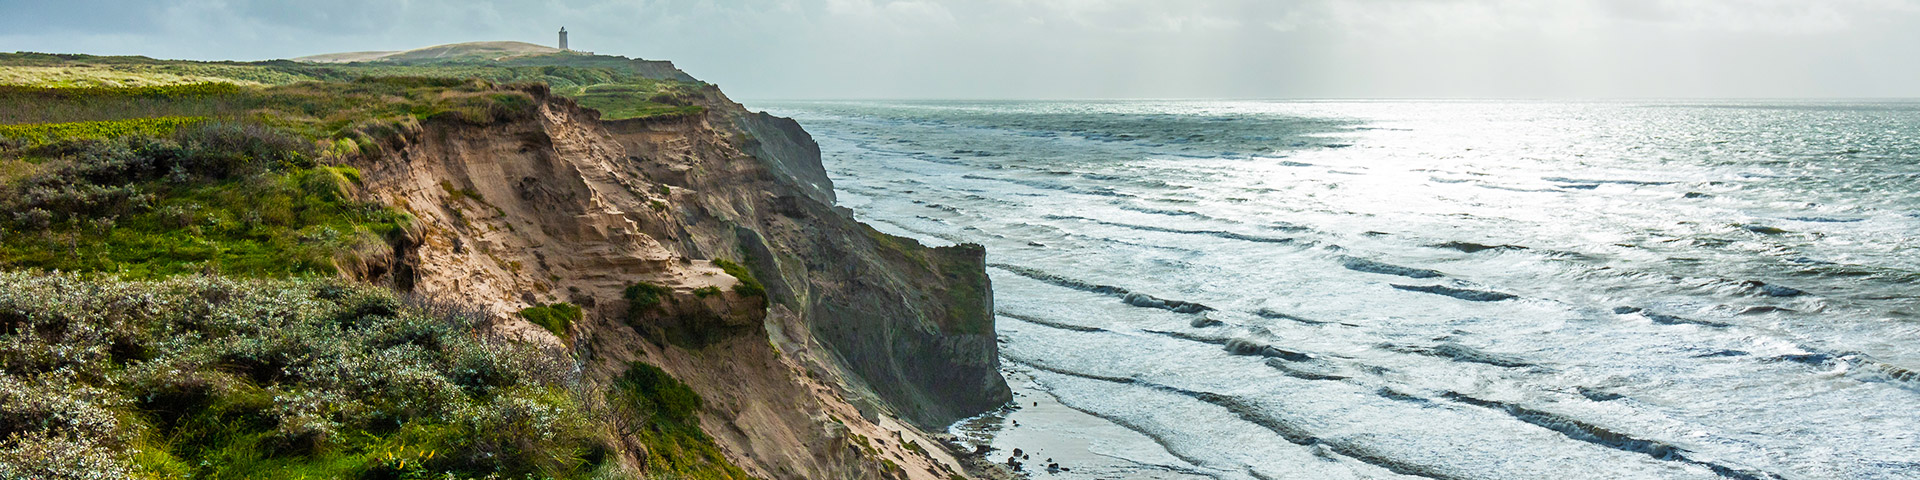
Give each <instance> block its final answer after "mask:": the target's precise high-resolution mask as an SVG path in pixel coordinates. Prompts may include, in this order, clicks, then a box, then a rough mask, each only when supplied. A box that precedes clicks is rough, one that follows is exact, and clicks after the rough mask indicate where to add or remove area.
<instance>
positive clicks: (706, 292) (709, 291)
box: [693, 286, 720, 298]
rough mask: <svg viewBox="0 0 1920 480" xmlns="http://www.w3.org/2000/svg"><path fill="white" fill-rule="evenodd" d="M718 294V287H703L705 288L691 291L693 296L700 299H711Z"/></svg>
mask: <svg viewBox="0 0 1920 480" xmlns="http://www.w3.org/2000/svg"><path fill="white" fill-rule="evenodd" d="M719 294H720V287H715V286H705V287H700V288H696V289H693V296H695V297H700V298H707V297H711V296H714V295H719Z"/></svg>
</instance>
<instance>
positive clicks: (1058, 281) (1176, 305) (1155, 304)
mask: <svg viewBox="0 0 1920 480" xmlns="http://www.w3.org/2000/svg"><path fill="white" fill-rule="evenodd" d="M987 266H989V267H993V268H998V269H1001V270H1006V271H1007V272H1011V273H1013V274H1015V275H1019V276H1022V277H1027V278H1031V279H1034V280H1039V281H1041V282H1045V283H1050V284H1053V285H1056V286H1061V287H1066V288H1071V289H1074V290H1080V291H1083V292H1091V293H1098V294H1101V295H1108V296H1113V297H1117V298H1119V299H1120V301H1121V302H1124V303H1126V304H1128V305H1133V306H1136V307H1142V308H1157V309H1161V310H1166V311H1170V312H1174V313H1200V312H1206V311H1210V310H1213V307H1209V306H1206V305H1201V304H1198V303H1193V302H1188V301H1182V300H1168V299H1164V298H1159V297H1155V296H1152V295H1147V294H1144V293H1139V292H1132V291H1128V290H1127V289H1125V288H1121V287H1116V286H1112V285H1099V284H1093V283H1087V282H1083V281H1080V280H1075V279H1071V278H1067V277H1063V276H1060V275H1055V274H1051V273H1047V272H1044V271H1041V270H1038V269H1034V268H1029V267H1022V266H1019V265H1008V264H1004V263H989V264H987Z"/></svg>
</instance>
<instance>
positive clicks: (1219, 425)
mask: <svg viewBox="0 0 1920 480" xmlns="http://www.w3.org/2000/svg"><path fill="white" fill-rule="evenodd" d="M757 107H766V108H769V109H770V111H772V112H773V113H775V114H779V115H789V116H793V117H795V118H797V119H798V120H799V121H800V122H801V123H802V125H804V126H805V127H806V128H807V130H808V131H809V132H811V133H813V135H814V136H815V137H816V139H817V140H818V141H819V143H820V145H821V148H822V150H823V152H824V157H825V161H826V163H827V166H828V168H829V170H830V173H831V174H832V175H833V180H834V182H835V184H836V187H837V188H838V190H839V195H840V203H841V204H842V205H843V206H846V207H848V208H851V209H853V211H854V212H855V213H856V215H857V216H858V217H859V218H860V219H861V220H864V221H866V222H869V223H872V224H874V225H875V226H876V227H878V228H880V229H882V230H884V231H888V232H890V233H896V234H902V235H907V236H912V237H915V238H918V239H920V240H921V241H923V242H926V243H932V244H945V243H957V242H967V243H979V244H982V245H985V246H986V247H987V249H988V261H989V263H990V264H992V266H991V267H990V268H989V273H990V274H991V275H992V278H993V284H994V294H995V302H996V308H997V310H998V313H999V314H1000V316H999V318H998V328H999V333H1000V335H1001V338H1002V341H1003V342H1004V344H1003V346H1002V353H1003V359H1002V360H1003V363H1004V364H1005V365H1006V368H1007V369H1008V372H1009V373H1010V380H1011V381H1013V383H1015V384H1016V390H1017V392H1018V394H1019V395H1021V396H1020V397H1018V398H1017V400H1016V405H1015V406H1014V407H1013V408H1009V409H1007V410H1004V411H1000V412H995V413H991V414H988V415H985V416H982V417H980V418H976V419H972V420H969V421H966V422H962V423H960V424H957V425H955V426H954V428H953V430H954V433H956V434H959V435H961V436H962V437H963V438H965V439H967V440H968V441H971V442H975V443H980V444H985V445H988V446H989V447H990V448H993V449H994V450H993V451H992V452H991V453H989V454H988V456H989V458H991V459H993V460H994V461H1004V460H1006V459H1007V458H1008V457H1010V456H1012V451H1013V449H1014V448H1020V449H1022V450H1021V454H1022V455H1023V457H1025V458H1015V459H1014V460H1016V461H1019V462H1021V463H1022V468H1023V469H1025V470H1027V471H1030V472H1036V478H1084V479H1093V478H1117V477H1125V478H1220V479H1266V478H1342V479H1345V478H1439V479H1482V478H1512V479H1533V478H1609V479H1613V478H1661V479H1666V478H1702V479H1712V478H1723V479H1726V478H1731V479H1859V478H1878V479H1901V478H1920V436H1917V435H1916V434H1915V432H1920V415H1916V414H1915V410H1914V407H1913V406H1914V405H1920V373H1916V371H1920V317H1917V315H1920V191H1916V189H1920V161H1916V160H1917V159H1920V104H1912V103H1709V104H1700V103H1693V104H1668V103H1626V102H1616V103H1577V104H1576V103H1551V102H1524V103H1519V102H1516V103H1501V102H1494V103H1475V102H1355V103H1341V102H1312V103H1285V102H1202V101H1192V102H786V103H774V104H764V105H757ZM1016 424H1017V426H1016ZM1043 460H1044V461H1043ZM1049 466H1052V467H1054V469H1053V470H1051V471H1049V468H1048V467H1049ZM1063 467H1064V468H1063Z"/></svg>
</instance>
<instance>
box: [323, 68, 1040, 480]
mask: <svg viewBox="0 0 1920 480" xmlns="http://www.w3.org/2000/svg"><path fill="white" fill-rule="evenodd" d="M532 93H533V94H534V97H535V98H536V99H537V100H538V101H536V102H535V105H534V106H533V107H532V108H533V110H532V111H530V112H527V115H525V117H524V118H523V119H521V120H514V121H504V122H498V123H494V124H491V125H484V126H475V125H465V124H456V123H446V122H428V123H427V124H425V125H423V126H421V127H420V128H419V129H417V130H415V131H410V132H407V133H406V134H404V135H402V136H401V138H400V139H399V140H398V141H397V144H396V145H393V147H394V148H392V149H390V150H389V153H388V154H387V155H384V156H383V158H379V159H368V160H363V161H361V162H360V163H362V164H363V165H360V166H361V168H362V170H363V171H364V172H365V195H368V196H370V197H372V198H374V199H377V200H379V201H382V202H384V203H387V204H390V205H394V206H396V207H399V208H401V209H404V210H406V211H408V212H411V213H412V214H414V215H415V216H417V217H418V219H419V221H418V222H417V225H418V227H417V228H415V229H414V231H413V232H412V233H411V234H409V235H408V236H407V238H406V239H405V240H403V241H401V242H399V244H398V245H396V247H395V254H394V256H393V258H394V260H393V261H391V262H389V263H390V264H388V265H379V266H377V268H369V269H368V270H367V272H366V275H368V276H372V277H377V279H378V280H383V281H389V282H391V283H392V284H394V285H395V286H397V287H399V288H403V289H411V290H413V291H417V292H420V293H425V294H429V295H435V296H441V297H446V298H452V299H457V300H461V301H465V302H468V303H472V304H476V305H481V306H484V307H485V308H487V309H489V310H490V311H492V312H493V313H494V314H495V316H496V317H497V319H498V322H497V323H496V325H495V327H494V328H495V329H497V330H499V331H502V332H506V333H508V334H510V335H512V336H514V337H515V338H519V339H522V340H524V341H527V342H534V343H536V344H540V345H546V346H548V347H550V348H555V349H567V350H570V351H571V352H572V353H573V354H574V355H575V356H576V358H578V359H579V361H580V362H581V368H582V369H583V371H584V372H585V373H587V375H586V377H587V378H589V379H594V380H596V381H598V382H600V384H602V385H604V384H605V381H606V380H608V379H611V378H613V377H615V376H618V375H620V374H621V373H622V372H623V371H624V370H625V368H626V365H627V363H628V362H629V361H634V360H641V361H645V362H647V363H651V364H655V365H658V366H660V367H661V368H663V369H665V370H666V371H668V372H669V373H671V374H672V375H673V376H675V377H677V378H679V379H681V380H682V381H684V382H686V383H687V384H688V385H690V386H692V387H693V388H694V390H696V391H698V392H699V393H700V394H701V395H702V396H703V397H705V399H706V400H707V401H706V405H705V411H704V412H703V413H702V418H703V419H704V421H703V425H704V428H705V430H707V432H708V433H709V434H710V435H711V436H713V437H714V438H715V439H716V440H717V443H718V444H719V445H720V446H721V448H722V449H723V451H724V452H725V454H726V455H727V456H728V457H729V458H730V459H732V460H733V461H734V462H735V463H737V464H739V465H740V466H741V467H743V468H745V469H746V470H747V471H748V473H751V474H753V475H755V476H759V477H766V478H900V477H904V478H939V479H945V478H948V475H950V474H953V473H957V467H955V466H954V465H956V463H955V462H954V461H953V458H951V457H950V456H949V455H948V454H947V453H945V452H944V451H943V450H942V449H940V448H934V447H935V446H936V445H939V443H938V442H935V441H930V440H929V439H928V438H927V437H926V436H925V435H924V434H922V433H921V432H922V431H925V429H933V430H934V431H937V428H938V427H940V426H943V425H945V424H947V423H950V422H952V421H954V420H956V419H959V418H961V417H964V416H967V415H972V414H975V413H979V412H981V411H985V410H987V409H991V408H994V407H997V406H999V405H1001V404H1004V403H1005V402H1007V401H1008V400H1009V399H1010V393H1009V391H1008V389H1007V386H1006V384H1005V381H1004V380H1003V379H1002V378H1001V377H1000V375H999V372H998V361H997V352H996V344H995V339H994V334H993V324H992V311H993V304H992V297H991V289H990V288H989V286H988V284H987V281H988V280H987V277H986V275H985V273H984V271H983V268H984V251H982V249H980V248H979V247H977V246H958V247H945V248H928V247H924V246H921V245H919V244H918V243H916V242H914V241H912V240H910V239H905V238H898V237H892V236H889V235H885V234H882V233H879V232H877V231H874V230H873V229H872V228H870V227H867V226H866V225H862V224H860V223H858V222H855V221H853V220H852V219H851V218H850V217H848V216H847V215H845V214H844V213H842V212H839V211H836V210H835V209H834V208H833V207H832V206H831V203H830V202H831V201H832V198H833V197H832V185H831V183H830V181H829V180H827V177H826V174H825V171H824V170H822V169H821V168H820V164H819V153H818V147H817V146H815V145H813V143H812V140H811V139H810V138H808V137H806V134H805V132H804V131H802V130H800V129H799V126H798V125H797V124H794V123H792V121H791V120H787V119H781V118H777V117H770V116H766V115H764V114H753V113H748V112H747V111H746V110H745V109H744V108H742V107H740V106H739V105H738V104H735V103H733V102H731V101H729V100H727V99H726V98H725V97H724V96H723V95H721V94H720V93H719V92H718V91H717V90H708V91H707V92H704V96H703V98H701V99H700V100H699V101H700V102H702V104H703V106H705V107H707V110H706V112H705V113H704V114H701V115H694V116H682V117H675V118H668V119H649V120H627V121H617V122H601V121H599V120H598V119H597V114H596V112H593V111H591V110H586V109H582V108H579V107H577V106H575V105H574V104H573V103H572V102H570V101H568V100H566V99H563V98H558V97H552V96H549V95H547V94H546V92H545V91H544V90H541V89H538V88H535V89H533V91H532ZM716 259H724V260H729V261H732V262H736V263H739V264H742V265H746V266H747V267H749V268H750V269H751V270H752V271H753V272H754V275H755V276H757V277H758V278H759V279H760V280H761V281H762V282H764V283H765V287H766V292H767V293H766V294H765V295H764V298H763V297H762V296H760V295H753V294H751V292H750V291H748V292H746V293H743V292H741V291H736V290H735V287H736V285H738V284H739V283H740V281H739V280H737V279H736V278H735V277H734V276H732V275H729V274H727V273H726V272H723V271H722V269H721V268H720V267H718V266H716V264H715V262H714V260H716ZM642 283H644V284H651V285H657V286H660V287H665V289H666V290H667V291H669V292H670V293H668V294H666V295H665V297H666V299H665V301H663V302H661V303H660V305H659V306H657V307H654V308H648V309H642V311H639V312H630V311H629V310H630V307H631V305H630V302H629V301H627V300H626V299H624V298H623V296H622V292H623V291H624V290H625V289H626V288H627V287H629V286H631V285H635V284H642ZM552 302H571V303H574V304H576V305H580V306H582V307H583V308H584V309H585V311H586V316H585V319H583V321H581V322H579V323H577V324H576V325H575V326H574V327H573V328H572V329H571V330H570V331H568V332H566V334H565V335H554V334H552V333H549V332H548V331H546V330H544V329H542V328H540V327H536V326H533V325H532V324H530V323H528V322H526V321H524V320H520V319H518V318H517V317H516V316H514V315H513V312H516V311H518V310H520V309H522V308H526V307H529V306H534V305H536V304H540V303H552ZM896 419H902V420H904V421H902V420H896ZM916 427H920V428H916ZM869 439H871V441H869ZM907 442H913V443H914V444H916V445H920V446H923V448H920V449H911V448H907V447H906V443H907ZM624 448H625V449H626V450H627V451H625V452H622V453H623V454H625V456H624V458H626V460H625V461H627V462H629V463H637V462H639V460H637V458H640V456H638V455H636V454H635V452H637V451H638V450H639V449H640V448H643V447H641V446H639V445H625V446H624ZM889 463H891V465H897V466H890V465H889ZM633 466H635V467H639V465H633Z"/></svg>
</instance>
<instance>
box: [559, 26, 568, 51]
mask: <svg viewBox="0 0 1920 480" xmlns="http://www.w3.org/2000/svg"><path fill="white" fill-rule="evenodd" d="M560 49H561V50H566V49H567V27H560Z"/></svg>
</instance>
